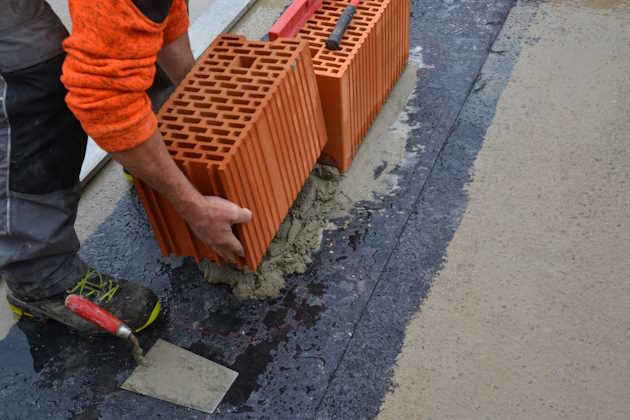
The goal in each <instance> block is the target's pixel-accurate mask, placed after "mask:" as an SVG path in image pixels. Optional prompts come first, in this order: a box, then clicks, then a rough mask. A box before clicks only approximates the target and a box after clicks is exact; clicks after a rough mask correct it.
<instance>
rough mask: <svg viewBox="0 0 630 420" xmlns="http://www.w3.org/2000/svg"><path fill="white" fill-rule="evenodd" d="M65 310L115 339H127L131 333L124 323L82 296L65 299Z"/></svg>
mask: <svg viewBox="0 0 630 420" xmlns="http://www.w3.org/2000/svg"><path fill="white" fill-rule="evenodd" d="M66 308H68V309H70V310H71V311H72V312H74V313H75V314H77V315H79V316H80V317H81V318H83V319H85V320H86V321H89V322H91V323H92V324H94V325H98V326H99V327H101V328H102V329H104V330H105V331H107V332H108V333H110V334H111V335H115V336H116V337H121V338H129V336H130V335H131V333H132V331H131V328H129V327H128V326H127V325H125V323H124V322H122V321H121V320H120V319H118V318H116V317H115V316H114V315H112V314H111V313H110V312H109V311H107V310H106V309H104V308H103V307H101V306H99V305H97V304H96V303H94V302H92V301H91V300H89V299H86V298H84V297H83V296H79V295H69V296H68V297H67V298H66Z"/></svg>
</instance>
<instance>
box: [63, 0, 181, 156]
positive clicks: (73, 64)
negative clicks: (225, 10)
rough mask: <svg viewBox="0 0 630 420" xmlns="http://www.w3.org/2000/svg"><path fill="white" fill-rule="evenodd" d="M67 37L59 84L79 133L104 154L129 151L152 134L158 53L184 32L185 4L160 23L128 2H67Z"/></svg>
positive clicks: (174, 7)
mask: <svg viewBox="0 0 630 420" xmlns="http://www.w3.org/2000/svg"><path fill="white" fill-rule="evenodd" d="M69 5H70V15H71V18H72V35H71V36H70V37H68V38H66V40H65V41H64V42H63V48H64V50H65V51H66V52H67V57H66V60H65V62H64V65H63V75H62V77H61V81H62V82H63V84H64V85H65V87H66V89H67V90H68V94H67V95H66V103H67V104H68V107H69V108H70V109H71V110H72V112H73V113H74V114H75V116H76V117H77V119H78V120H79V121H80V122H81V125H82V126H83V129H84V130H85V131H86V133H88V135H90V136H91V137H92V138H93V139H94V141H95V142H96V143H97V144H98V145H99V146H101V147H102V148H103V149H105V150H106V151H108V152H119V151H124V150H128V149H131V148H133V147H135V146H137V145H139V144H141V143H143V142H144V141H146V140H147V139H148V138H149V137H150V136H151V135H152V134H153V132H154V131H155V129H156V128H157V119H156V117H155V114H154V113H153V112H152V110H151V101H150V100H149V97H148V96H147V94H146V91H147V89H148V88H149V87H151V85H152V84H153V78H154V77H155V62H156V59H157V54H158V52H159V51H160V49H161V48H162V47H163V46H164V45H167V44H169V43H170V42H172V41H174V40H176V39H177V38H179V37H180V36H181V35H182V34H183V33H184V32H185V31H186V30H187V29H188V12H187V10H186V3H185V0H173V2H172V4H171V6H170V10H169V12H168V16H167V17H166V19H164V21H163V22H161V23H156V22H154V21H153V20H151V19H149V18H148V17H146V16H145V15H144V14H143V13H142V12H141V11H140V10H139V9H138V8H137V7H136V6H135V4H134V3H133V2H132V0H99V1H94V0H69Z"/></svg>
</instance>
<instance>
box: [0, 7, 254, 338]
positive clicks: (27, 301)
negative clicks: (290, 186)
mask: <svg viewBox="0 0 630 420" xmlns="http://www.w3.org/2000/svg"><path fill="white" fill-rule="evenodd" d="M69 7H70V15H71V19H72V35H71V36H68V33H67V31H66V29H65V27H64V26H63V24H62V23H61V21H60V20H59V18H58V17H57V16H56V15H55V13H54V12H53V10H52V9H51V7H50V6H49V4H48V3H46V2H45V1H44V0H0V274H1V275H2V278H3V279H4V280H5V282H6V285H7V287H8V290H7V300H8V302H9V305H10V307H11V309H12V310H13V311H14V312H15V313H17V314H18V315H21V316H27V317H33V318H37V319H53V320H56V321H59V322H61V323H63V324H65V325H67V326H68V327H70V328H72V329H73V330H76V331H78V332H80V333H84V334H97V333H100V332H101V331H100V330H99V329H98V328H96V327H94V326H93V325H91V324H89V323H88V322H87V321H84V320H83V319H81V318H79V317H78V316H76V315H74V314H73V313H72V312H70V311H69V310H68V309H66V308H65V306H64V301H65V297H66V296H67V295H68V294H70V293H74V294H81V295H83V296H86V297H88V298H89V299H91V300H93V301H94V302H96V303H98V304H100V305H101V306H103V307H104V308H105V309H107V310H109V311H110V312H112V313H113V314H114V315H116V316H117V317H119V318H120V319H121V320H123V321H124V322H125V323H126V324H127V325H129V326H130V327H131V328H132V329H134V330H135V331H139V330H142V329H143V328H146V327H147V326H148V325H149V324H151V323H152V322H153V321H154V320H155V318H156V317H157V314H158V312H159V310H160V303H159V300H158V298H157V296H156V295H155V294H154V293H153V292H152V291H151V290H150V289H148V288H146V287H143V286H141V285H139V284H137V283H134V282H130V281H127V280H123V279H115V278H113V277H111V276H109V275H107V274H104V273H100V272H99V271H97V270H95V269H93V268H90V267H88V266H87V265H86V263H84V262H83V261H82V260H81V258H80V257H79V255H78V251H79V240H78V238H77V234H76V232H75V229H74V222H75V218H76V215H77V206H78V202H79V196H80V187H79V172H80V169H81V165H82V162H83V158H84V154H85V149H86V141H87V135H89V136H91V137H92V138H93V139H94V141H95V142H96V143H97V144H98V145H99V146H100V147H101V148H103V149H104V150H106V151H107V152H109V153H110V155H111V156H112V157H113V159H115V160H116V161H118V162H120V163H121V164H123V165H124V166H125V167H126V168H127V169H128V170H129V171H131V173H132V174H134V175H135V176H137V177H139V178H140V179H142V180H143V181H144V182H146V183H147V184H149V185H150V186H152V187H153V188H154V189H155V190H157V191H159V192H160V193H161V194H162V195H164V196H165V197H166V198H168V199H169V201H170V202H171V203H172V204H173V206H174V207H175V209H176V210H177V211H178V212H179V214H180V215H181V216H182V217H183V219H184V220H186V221H187V223H188V225H189V226H190V228H191V229H192V230H193V232H195V234H196V235H197V236H198V237H199V238H200V239H202V240H203V241H205V242H206V243H207V244H208V245H209V246H210V247H212V248H213V249H214V250H215V251H216V252H217V253H218V254H219V255H220V256H221V257H223V258H225V259H226V260H227V261H232V262H234V261H235V260H236V258H237V257H242V256H243V253H244V252H243V247H242V245H241V244H240V242H239V241H238V240H237V238H236V237H235V236H234V234H233V233H232V225H234V224H237V223H247V222H248V221H249V220H250V219H251V212H250V211H249V210H247V209H243V208H241V207H239V206H237V205H236V204H234V203H231V202H229V201H226V200H223V199H221V198H219V197H207V196H203V195H201V194H200V193H199V192H198V191H197V190H196V189H195V188H194V187H193V185H192V184H191V183H190V182H189V181H188V180H187V179H186V177H185V176H184V175H183V174H182V172H181V171H180V170H179V169H178V168H177V166H176V165H175V163H174V162H173V160H172V159H171V158H170V155H169V154H168V152H167V150H166V147H165V146H164V143H163V141H162V136H161V134H160V132H159V131H158V129H157V119H156V116H155V114H154V113H153V112H152V110H151V102H150V100H149V98H148V96H147V93H146V91H147V89H148V88H149V87H150V86H151V85H152V83H153V79H154V77H155V74H156V62H157V63H158V64H159V66H160V67H161V68H162V69H163V70H164V72H165V73H166V74H167V75H168V77H169V78H170V79H171V80H172V82H173V83H176V84H177V83H179V82H181V81H182V80H183V78H184V77H185V75H186V74H187V73H188V72H189V71H190V70H191V68H192V66H193V64H194V58H193V55H192V52H191V49H190V41H189V38H188V33H187V29H188V13H187V6H186V3H185V0H99V1H92V0H69ZM86 133H87V135H86Z"/></svg>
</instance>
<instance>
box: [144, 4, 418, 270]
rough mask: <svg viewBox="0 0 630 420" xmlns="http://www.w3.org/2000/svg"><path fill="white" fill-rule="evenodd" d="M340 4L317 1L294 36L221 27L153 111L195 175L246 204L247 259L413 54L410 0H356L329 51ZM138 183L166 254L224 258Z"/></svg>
mask: <svg viewBox="0 0 630 420" xmlns="http://www.w3.org/2000/svg"><path fill="white" fill-rule="evenodd" d="M346 5H347V1H345V0H324V1H323V4H322V6H321V7H320V8H319V9H318V10H317V11H316V12H315V13H314V14H313V15H312V16H311V17H310V18H309V20H308V21H307V23H306V25H305V26H304V27H303V28H302V29H301V30H300V32H299V33H298V34H297V38H295V39H287V38H279V39H277V40H275V41H273V42H258V41H248V40H246V39H244V38H242V37H236V36H229V35H221V36H219V37H218V38H217V39H216V40H215V41H214V42H213V43H212V45H211V46H210V47H209V48H208V49H207V50H206V51H205V52H204V54H203V55H202V56H201V58H200V59H199V60H198V61H197V63H196V65H195V67H194V68H193V70H192V71H191V73H190V74H189V75H188V76H187V77H186V79H185V80H184V81H183V82H182V83H181V84H180V85H179V86H178V87H177V89H176V90H175V92H174V93H173V94H172V95H171V97H170V98H169V100H168V101H167V102H166V103H165V104H164V106H163V107H162V108H161V110H160V112H159V113H158V121H159V123H158V124H159V129H160V131H161V132H162V134H163V137H164V142H165V144H166V146H167V149H168V151H169V153H170V154H171V156H172V157H173V160H174V161H175V162H176V163H177V165H178V167H179V168H180V169H181V170H182V171H183V173H184V174H186V176H187V177H188V179H189V180H190V181H191V182H192V183H193V185H195V187H197V189H198V190H199V191H200V192H201V193H202V194H206V195H216V196H220V197H223V198H226V199H228V200H230V201H233V202H235V203H237V204H238V205H240V206H242V207H247V208H249V209H251V210H252V212H253V215H254V217H253V220H252V221H251V222H250V223H249V224H246V225H238V226H236V230H237V236H238V237H239V239H240V240H241V242H242V244H243V246H244V248H245V254H246V260H245V261H244V262H245V264H246V265H247V266H248V267H249V268H250V269H251V270H255V269H256V268H257V267H258V264H259V263H260V261H261V260H262V258H263V257H264V255H265V253H266V251H267V248H268V246H269V244H270V243H271V240H272V239H273V238H274V236H275V234H276V232H277V229H278V228H279V226H280V224H281V223H282V221H283V219H284V218H285V216H286V215H287V213H288V211H289V209H290V208H291V206H292V205H293V202H294V201H295V198H296V197H297V194H298V193H299V191H300V190H301V188H302V186H303V185H304V182H305V181H306V178H307V177H308V175H309V173H310V171H311V170H312V168H313V166H314V165H315V163H316V162H317V160H318V159H319V158H320V156H321V157H322V159H323V160H324V161H326V162H328V163H333V164H335V165H336V166H337V167H338V168H339V169H340V170H342V171H346V170H347V169H348V167H349V166H350V163H351V162H352V158H353V157H354V155H355V153H356V151H357V149H358V147H359V145H360V143H361V141H362V139H363V137H364V135H365V133H366V132H367V130H368V129H369V127H370V125H371V124H372V122H373V120H374V118H375V117H376V115H377V114H378V112H379V111H380V108H381V106H382V104H383V102H384V101H385V99H386V98H387V96H388V94H389V92H390V91H391V89H392V87H393V86H394V84H395V82H396V80H397V79H398V77H399V75H400V74H401V72H402V70H403V69H404V65H405V63H406V61H407V59H408V54H409V12H410V10H409V0H384V1H362V2H361V3H360V6H359V7H358V9H357V12H356V14H355V16H354V18H353V20H352V23H351V25H350V26H349V27H348V30H347V31H346V34H345V36H344V38H343V40H342V43H341V49H340V50H339V51H329V50H326V49H325V46H324V45H325V40H326V38H327V37H328V35H329V34H330V32H331V31H332V28H333V27H334V26H335V23H336V21H337V19H338V17H339V16H340V15H341V13H342V11H343V9H344V8H345V6H346ZM312 57H314V58H312ZM322 152H323V153H322ZM136 186H137V190H138V194H139V196H140V199H141V200H142V202H143V204H144V207H145V209H146V211H147V214H148V217H149V220H150V222H151V225H152V227H153V230H154V233H155V236H156V239H157V241H158V244H159V246H160V249H161V251H162V253H163V254H164V255H175V256H192V257H194V258H195V259H196V260H197V261H199V260H200V259H208V260H213V261H216V262H218V263H221V262H222V261H221V259H220V258H219V257H218V256H217V255H216V254H215V253H214V252H213V251H212V250H211V249H210V248H209V247H208V246H207V245H206V244H204V243H203V242H202V241H201V240H199V239H198V238H197V237H196V236H195V235H194V234H193V233H192V231H191V230H190V228H189V227H188V226H187V225H186V223H185V222H184V220H183V219H181V217H180V216H179V215H178V214H177V213H176V212H175V210H174V208H173V207H172V206H171V204H170V203H169V202H168V201H167V200H166V199H165V198H164V197H162V196H161V195H160V194H159V193H157V192H155V191H154V190H153V189H151V188H150V187H149V186H147V185H146V184H144V183H143V182H142V181H140V180H138V179H136Z"/></svg>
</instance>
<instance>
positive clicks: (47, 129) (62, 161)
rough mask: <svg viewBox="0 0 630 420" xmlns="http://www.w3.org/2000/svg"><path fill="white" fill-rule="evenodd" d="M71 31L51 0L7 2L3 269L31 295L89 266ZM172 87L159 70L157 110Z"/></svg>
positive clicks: (1, 133)
mask: <svg viewBox="0 0 630 420" xmlns="http://www.w3.org/2000/svg"><path fill="white" fill-rule="evenodd" d="M138 4H142V5H145V6H146V7H149V8H151V7H153V6H152V4H153V3H150V2H149V3H147V2H144V3H138ZM158 4H161V3H158ZM165 10H168V8H166V9H165ZM67 36H68V32H67V31H66V29H65V27H64V26H63V24H62V23H61V21H60V20H59V18H58V17H57V16H56V15H55V13H54V12H53V11H52V9H51V8H50V6H49V5H48V3H46V2H45V1H44V0H0V275H1V276H2V277H3V278H4V280H5V281H6V283H7V285H8V286H9V289H11V292H12V293H14V294H16V295H17V296H19V297H21V298H23V299H27V300H29V299H30V300H37V299H44V298H47V297H50V296H54V295H56V294H59V293H62V292H64V291H66V290H67V289H68V288H70V287H72V286H73V285H74V284H75V283H76V282H77V280H79V279H80V278H81V277H83V276H84V274H85V272H86V270H87V267H86V265H85V263H83V261H82V260H81V259H80V258H79V256H78V251H79V240H78V238H77V235H76V232H75V230H74V221H75V218H76V214H77V206H78V203H79V196H80V188H79V174H80V171H81V165H82V163H83V158H84V155H85V148H86V144H87V136H86V134H85V133H84V131H83V129H82V128H81V125H80V124H79V122H78V121H77V120H76V118H75V117H74V115H73V114H72V113H71V112H70V110H69V109H68V107H67V106H66V103H65V101H64V97H65V95H66V90H65V88H64V86H63V84H62V83H61V81H60V80H59V79H60V76H61V65H62V63H63V60H64V53H63V50H62V48H61V43H62V41H63V39H64V38H65V37H67ZM172 89H173V86H172V84H171V83H170V81H169V80H168V78H167V77H166V75H165V74H164V73H163V72H162V71H161V70H160V69H159V68H158V72H157V76H156V78H155V81H154V83H153V86H152V87H151V88H150V89H149V91H148V94H149V97H150V98H151V100H152V102H153V109H154V110H156V109H157V108H158V107H159V106H160V105H161V103H162V102H163V101H164V100H165V99H166V98H167V97H168V94H169V93H170V92H171V91H172Z"/></svg>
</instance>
